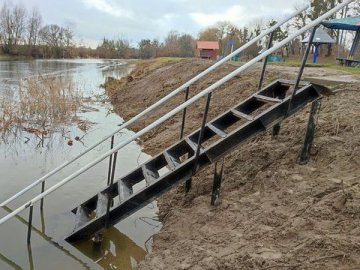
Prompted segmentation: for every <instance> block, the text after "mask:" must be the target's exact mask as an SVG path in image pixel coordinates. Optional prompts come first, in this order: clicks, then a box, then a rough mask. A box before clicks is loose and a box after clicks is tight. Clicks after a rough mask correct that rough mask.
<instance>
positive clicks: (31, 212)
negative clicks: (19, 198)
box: [27, 205, 34, 245]
mask: <svg viewBox="0 0 360 270" xmlns="http://www.w3.org/2000/svg"><path fill="white" fill-rule="evenodd" d="M33 208H34V206H33V205H30V210H29V222H28V233H27V244H28V245H30V240H31V224H32V218H33Z"/></svg>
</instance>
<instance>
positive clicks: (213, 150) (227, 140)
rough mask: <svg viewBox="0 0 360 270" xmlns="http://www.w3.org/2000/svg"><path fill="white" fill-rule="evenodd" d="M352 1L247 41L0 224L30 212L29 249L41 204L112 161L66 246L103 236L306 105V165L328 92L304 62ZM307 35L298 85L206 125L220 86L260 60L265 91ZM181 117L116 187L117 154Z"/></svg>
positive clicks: (281, 86) (281, 84)
mask: <svg viewBox="0 0 360 270" xmlns="http://www.w3.org/2000/svg"><path fill="white" fill-rule="evenodd" d="M354 1H355V0H345V1H344V2H343V3H341V4H338V5H337V6H336V7H335V8H333V9H331V10H329V11H328V12H326V13H325V14H323V15H322V16H320V17H319V18H317V19H316V20H314V21H312V22H309V23H308V24H307V25H306V26H304V27H303V28H301V29H299V30H297V31H295V32H294V33H293V34H291V35H289V36H288V37H286V38H285V39H284V40H282V41H280V42H278V43H277V44H275V45H274V46H272V42H271V40H272V37H273V33H274V31H276V30H277V29H278V28H279V27H280V26H281V25H283V24H284V23H285V22H287V21H289V20H290V19H292V18H294V17H295V16H297V15H299V14H300V13H301V12H303V11H305V10H306V9H307V8H308V7H304V8H302V9H300V10H298V11H296V12H294V13H293V14H291V15H289V16H287V17H286V18H284V19H282V20H280V21H279V22H278V23H277V24H275V25H274V26H273V27H270V28H269V29H267V30H266V31H264V32H263V33H261V34H260V35H259V36H257V37H255V38H254V39H253V40H251V41H249V42H248V43H246V44H245V45H243V46H242V47H240V48H238V49H237V50H235V51H234V52H233V53H231V54H229V55H228V56H226V57H225V58H223V59H221V60H220V61H218V62H216V63H215V64H214V65H212V66H211V67H209V68H208V69H206V70H204V71H203V72H201V73H200V74H198V75H196V76H195V77H194V78H192V79H191V80H189V81H187V82H186V83H184V84H183V85H182V86H180V87H179V88H177V89H175V90H174V91H172V92H171V93H169V94H168V95H167V96H165V97H163V98H161V99H160V100H159V101H157V102H156V103H154V104H153V105H151V106H149V107H148V108H145V109H144V111H142V112H141V113H139V114H138V115H136V116H134V117H133V118H131V119H130V120H129V121H127V122H125V123H123V125H122V126H120V127H119V128H117V129H116V130H115V131H114V132H113V133H112V134H109V135H108V136H107V137H105V138H103V139H102V140H100V141H98V142H96V143H95V144H94V145H92V146H90V147H89V148H87V149H86V150H85V151H84V152H82V153H80V154H78V155H77V156H75V157H73V158H71V159H70V160H69V161H66V162H65V163H64V164H62V165H60V166H58V167H57V168H55V169H53V170H52V171H50V172H48V173H47V174H45V175H44V176H42V177H41V178H39V179H37V180H35V181H34V182H32V183H31V184H30V185H28V186H27V187H25V188H24V189H22V190H21V191H19V192H18V193H16V194H14V195H13V196H11V197H10V198H8V199H7V200H5V201H3V202H2V203H1V204H0V207H6V205H8V204H9V203H10V202H12V201H14V200H16V199H18V198H19V197H20V196H22V195H23V194H25V193H26V192H27V191H29V190H31V189H32V188H34V187H36V186H37V185H39V184H41V193H40V194H39V195H37V196H35V197H33V198H32V199H30V200H28V201H27V202H26V203H24V204H22V205H21V206H19V207H17V208H16V209H15V210H14V211H12V212H11V213H9V214H7V215H6V216H4V217H1V218H0V225H1V224H3V223H4V222H6V221H8V220H9V219H11V218H13V217H16V216H17V215H18V214H19V213H21V212H22V211H24V210H26V209H29V222H28V235H27V243H28V244H30V238H31V231H32V218H33V210H34V209H33V208H34V205H35V204H36V203H37V202H40V209H42V207H43V200H44V198H45V197H47V196H49V195H50V194H51V193H53V192H55V191H57V190H58V189H59V188H60V187H62V186H63V185H65V184H67V183H69V182H70V181H73V180H74V179H76V177H77V176H79V175H80V174H82V173H84V172H85V171H87V170H89V169H90V168H92V167H93V166H96V165H97V164H99V163H100V162H101V161H103V160H105V159H106V158H108V157H110V160H109V173H108V187H107V188H106V189H104V190H102V191H101V192H99V193H98V194H97V195H95V196H93V197H92V198H90V199H89V200H87V201H86V202H84V203H83V204H81V205H80V206H78V207H76V208H75V209H73V211H72V212H73V213H74V214H75V215H76V218H75V219H76V222H75V229H74V231H73V232H72V233H71V234H70V235H69V236H68V237H67V240H68V241H70V242H72V241H76V240H78V239H82V238H85V237H89V236H91V235H92V234H94V233H96V232H99V231H100V230H101V229H102V228H107V227H109V226H110V225H111V224H115V223H116V222H118V221H120V220H122V219H124V218H126V217H127V216H129V215H131V214H132V213H134V212H135V211H137V210H138V209H139V208H141V207H143V206H145V205H146V204H147V203H149V202H150V201H151V200H153V199H154V198H155V197H157V196H159V195H160V194H162V193H164V192H166V191H167V190H169V189H170V188H171V187H173V186H174V185H176V184H178V183H181V182H185V183H186V185H185V190H188V189H189V188H190V187H191V177H192V176H193V175H194V174H196V173H197V172H198V171H199V170H201V169H202V168H204V167H206V166H208V165H210V164H211V163H214V162H217V161H218V160H219V159H220V158H221V157H223V156H224V155H226V154H227V153H228V152H230V151H232V150H233V149H234V148H235V147H236V146H237V145H239V144H240V143H243V142H244V141H245V140H247V139H249V138H251V137H252V136H254V135H256V134H258V133H260V132H263V131H265V130H266V129H267V128H269V127H272V126H274V125H275V126H276V128H274V129H273V131H274V132H273V134H275V133H277V132H278V131H279V128H280V122H281V121H282V120H283V119H285V118H286V117H288V116H289V115H291V114H293V113H294V112H296V111H297V110H299V109H301V108H303V107H304V106H305V105H306V104H308V103H310V102H313V101H315V102H313V107H312V110H311V115H310V120H311V121H310V120H309V127H311V128H308V132H307V134H306V140H305V143H304V148H303V153H302V155H301V160H306V158H307V157H308V152H309V149H310V147H311V142H312V139H313V133H314V129H315V123H314V121H313V120H314V117H313V116H314V114H313V113H315V112H316V111H317V108H318V107H317V106H316V104H319V102H318V101H317V100H318V99H319V98H320V96H321V92H322V91H323V90H324V88H323V87H321V86H319V85H315V84H310V83H306V82H301V81H300V80H301V77H302V73H303V70H304V67H305V63H306V59H307V56H308V54H309V51H310V47H311V45H312V41H313V38H314V34H315V31H316V29H317V27H318V25H319V24H320V23H322V21H323V20H325V19H327V18H329V17H330V16H331V15H333V14H335V13H336V12H337V11H339V10H341V9H342V8H344V7H345V6H347V5H349V4H350V3H351V2H354ZM309 30H311V35H310V38H309V42H308V44H307V49H306V52H305V54H304V57H303V60H302V63H301V67H300V69H299V74H298V76H297V79H296V81H294V82H290V81H285V80H278V81H275V82H274V83H272V84H270V85H269V86H267V87H265V88H263V89H262V90H259V91H258V92H257V93H255V94H254V95H252V96H251V97H249V98H248V99H246V100H245V101H242V102H241V103H239V104H238V105H237V106H235V107H233V108H231V109H229V110H227V111H226V112H224V113H223V114H222V115H220V116H218V117H217V118H215V119H213V120H211V121H208V120H207V113H208V110H209V106H210V101H211V97H212V92H213V91H215V90H216V89H217V88H218V87H219V86H221V85H223V84H224V83H226V82H227V81H229V80H231V79H233V78H234V77H235V76H237V75H238V74H240V73H241V72H243V71H245V70H247V69H248V68H250V67H252V66H254V65H255V64H257V63H258V62H259V61H261V60H263V61H264V62H263V63H264V65H263V69H262V72H261V76H260V82H259V88H258V89H260V88H261V86H262V82H263V79H264V75H265V69H266V64H267V56H268V55H270V54H271V53H274V52H275V51H276V50H278V49H279V48H281V47H283V46H285V45H286V44H287V43H289V42H291V41H292V40H294V39H295V38H297V37H298V36H299V35H301V34H303V33H305V32H307V31H309ZM267 35H269V36H270V42H269V45H268V48H267V50H266V51H264V52H262V53H261V54H260V55H258V56H256V57H255V58H253V59H252V60H250V61H248V62H247V63H245V64H244V65H242V66H240V67H238V68H237V69H235V70H234V71H233V72H231V73H230V74H228V75H226V76H225V77H223V78H222V79H220V80H219V81H217V82H215V83H214V84H212V85H211V86H209V87H207V88H206V89H204V90H202V91H201V92H200V93H198V94H196V95H194V96H193V97H191V98H189V99H188V97H189V87H190V86H191V85H192V84H193V83H195V82H197V81H198V80H199V79H201V78H203V77H204V76H206V75H207V74H208V73H210V72H211V71H213V70H214V69H216V68H217V67H219V66H221V65H222V64H224V63H226V62H227V61H228V60H230V59H231V58H232V57H234V56H235V55H237V54H239V53H241V52H242V51H244V50H245V49H247V48H249V47H250V46H252V45H254V44H256V43H257V42H258V41H259V40H261V39H262V38H264V37H266V36H267ZM239 91H241V89H239ZM184 92H185V101H184V102H183V103H182V104H180V105H178V106H177V107H176V108H174V109H172V110H171V111H169V112H168V113H166V114H164V115H162V116H160V117H159V118H158V119H157V120H155V121H154V122H152V123H150V124H149V125H147V126H146V127H144V128H143V129H141V130H140V131H138V132H137V133H135V134H134V135H132V136H131V137H129V138H126V139H124V140H123V141H120V142H118V144H116V145H114V140H113V138H114V137H113V136H114V134H116V133H118V132H120V131H121V130H122V129H124V128H127V127H128V126H130V125H131V124H133V123H135V122H136V121H138V120H139V119H140V118H141V117H144V116H145V115H146V114H147V113H149V112H150V111H152V110H153V109H155V108H157V107H159V106H161V105H163V104H164V103H165V102H167V101H168V100H171V99H172V98H173V97H174V96H176V95H177V94H179V93H184ZM205 96H206V97H207V102H206V107H205V111H204V116H203V120H202V125H201V127H200V128H199V129H198V130H196V131H195V132H193V133H192V134H190V135H188V136H185V137H183V134H184V125H185V120H186V109H187V107H188V106H189V105H191V104H193V103H195V102H197V101H198V100H199V99H200V98H202V97H205ZM314 104H315V105H314ZM181 112H183V118H182V119H183V122H182V128H181V133H180V134H181V138H180V140H179V141H177V142H176V143H175V144H174V145H173V146H171V147H170V148H168V149H166V150H165V151H163V152H162V153H160V154H159V155H157V156H156V157H154V158H152V159H151V160H149V161H148V162H146V163H145V164H143V165H141V166H140V167H138V168H136V169H135V170H134V171H132V172H131V173H129V174H128V175H126V176H124V177H122V178H121V179H119V180H117V181H116V182H114V172H115V166H116V158H117V152H118V151H119V150H120V149H121V148H123V147H124V146H126V145H128V144H130V143H131V142H133V141H135V140H136V139H138V138H139V137H141V136H143V135H144V134H146V133H147V132H149V131H151V130H152V129H154V128H155V127H157V126H159V125H161V124H162V123H164V121H166V120H168V119H170V118H171V117H173V116H174V115H176V114H177V113H181ZM275 130H276V132H275ZM110 138H112V140H111V149H110V150H109V151H106V152H105V153H103V154H101V155H100V156H98V157H97V158H95V159H94V160H92V161H90V162H89V163H87V164H86V165H84V166H83V167H81V168H79V169H77V170H76V171H74V172H72V173H71V174H69V175H68V176H67V177H65V178H63V179H62V180H61V181H59V182H58V183H56V184H54V185H53V186H51V187H49V188H48V189H45V182H46V180H47V179H48V178H49V177H51V176H53V175H55V174H56V173H58V172H60V171H62V169H64V168H65V167H67V166H68V165H70V164H73V163H74V161H76V160H77V159H79V158H81V157H82V156H84V155H85V154H87V153H88V152H90V151H92V150H93V149H95V147H97V146H98V145H100V144H102V143H104V142H106V141H108V139H110ZM221 174H222V169H221V172H220V173H219V174H217V175H216V178H219V177H220V176H221ZM217 182H219V179H217ZM139 183H142V184H143V185H145V187H144V188H141V189H137V188H135V185H136V186H137V187H138V186H139V185H138V184H139ZM217 189H219V186H215V180H214V188H213V190H215V191H216V190H217ZM213 195H214V196H213V197H216V194H215V193H213Z"/></svg>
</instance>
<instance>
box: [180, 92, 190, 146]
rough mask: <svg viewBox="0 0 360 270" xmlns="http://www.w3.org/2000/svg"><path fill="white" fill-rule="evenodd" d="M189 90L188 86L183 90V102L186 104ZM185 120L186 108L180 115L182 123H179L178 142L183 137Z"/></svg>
mask: <svg viewBox="0 0 360 270" xmlns="http://www.w3.org/2000/svg"><path fill="white" fill-rule="evenodd" d="M189 89H190V86H188V87H186V90H185V101H184V102H186V101H187V100H188V98H189ZM185 120H186V107H185V108H184V110H183V114H182V122H181V130H180V140H181V139H182V138H183V137H184V129H185Z"/></svg>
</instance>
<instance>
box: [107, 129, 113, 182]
mask: <svg viewBox="0 0 360 270" xmlns="http://www.w3.org/2000/svg"><path fill="white" fill-rule="evenodd" d="M113 148H114V135H112V136H111V143H110V149H113ZM112 157H113V155H110V158H109V169H108V179H107V184H108V186H109V185H110V178H111V164H112Z"/></svg>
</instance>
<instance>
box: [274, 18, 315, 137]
mask: <svg viewBox="0 0 360 270" xmlns="http://www.w3.org/2000/svg"><path fill="white" fill-rule="evenodd" d="M318 27H319V25H316V26H314V28H313V30H312V31H311V34H310V37H309V41H308V43H307V46H306V50H305V53H304V55H303V58H302V61H301V65H300V69H299V73H298V76H297V78H296V82H295V85H294V89H293V92H292V94H291V98H290V102H289V107H288V110H287V113H286V114H287V115H288V114H289V113H290V110H291V108H292V103H293V100H294V96H295V95H296V91H297V90H298V88H299V85H300V81H301V77H302V75H303V73H304V69H305V66H306V61H307V59H308V56H309V53H310V49H311V45H312V43H313V40H314V37H315V34H316V30H317V29H318ZM279 132H280V123H279V124H276V125H275V126H274V127H273V131H272V135H273V137H276V136H277V135H279Z"/></svg>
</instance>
